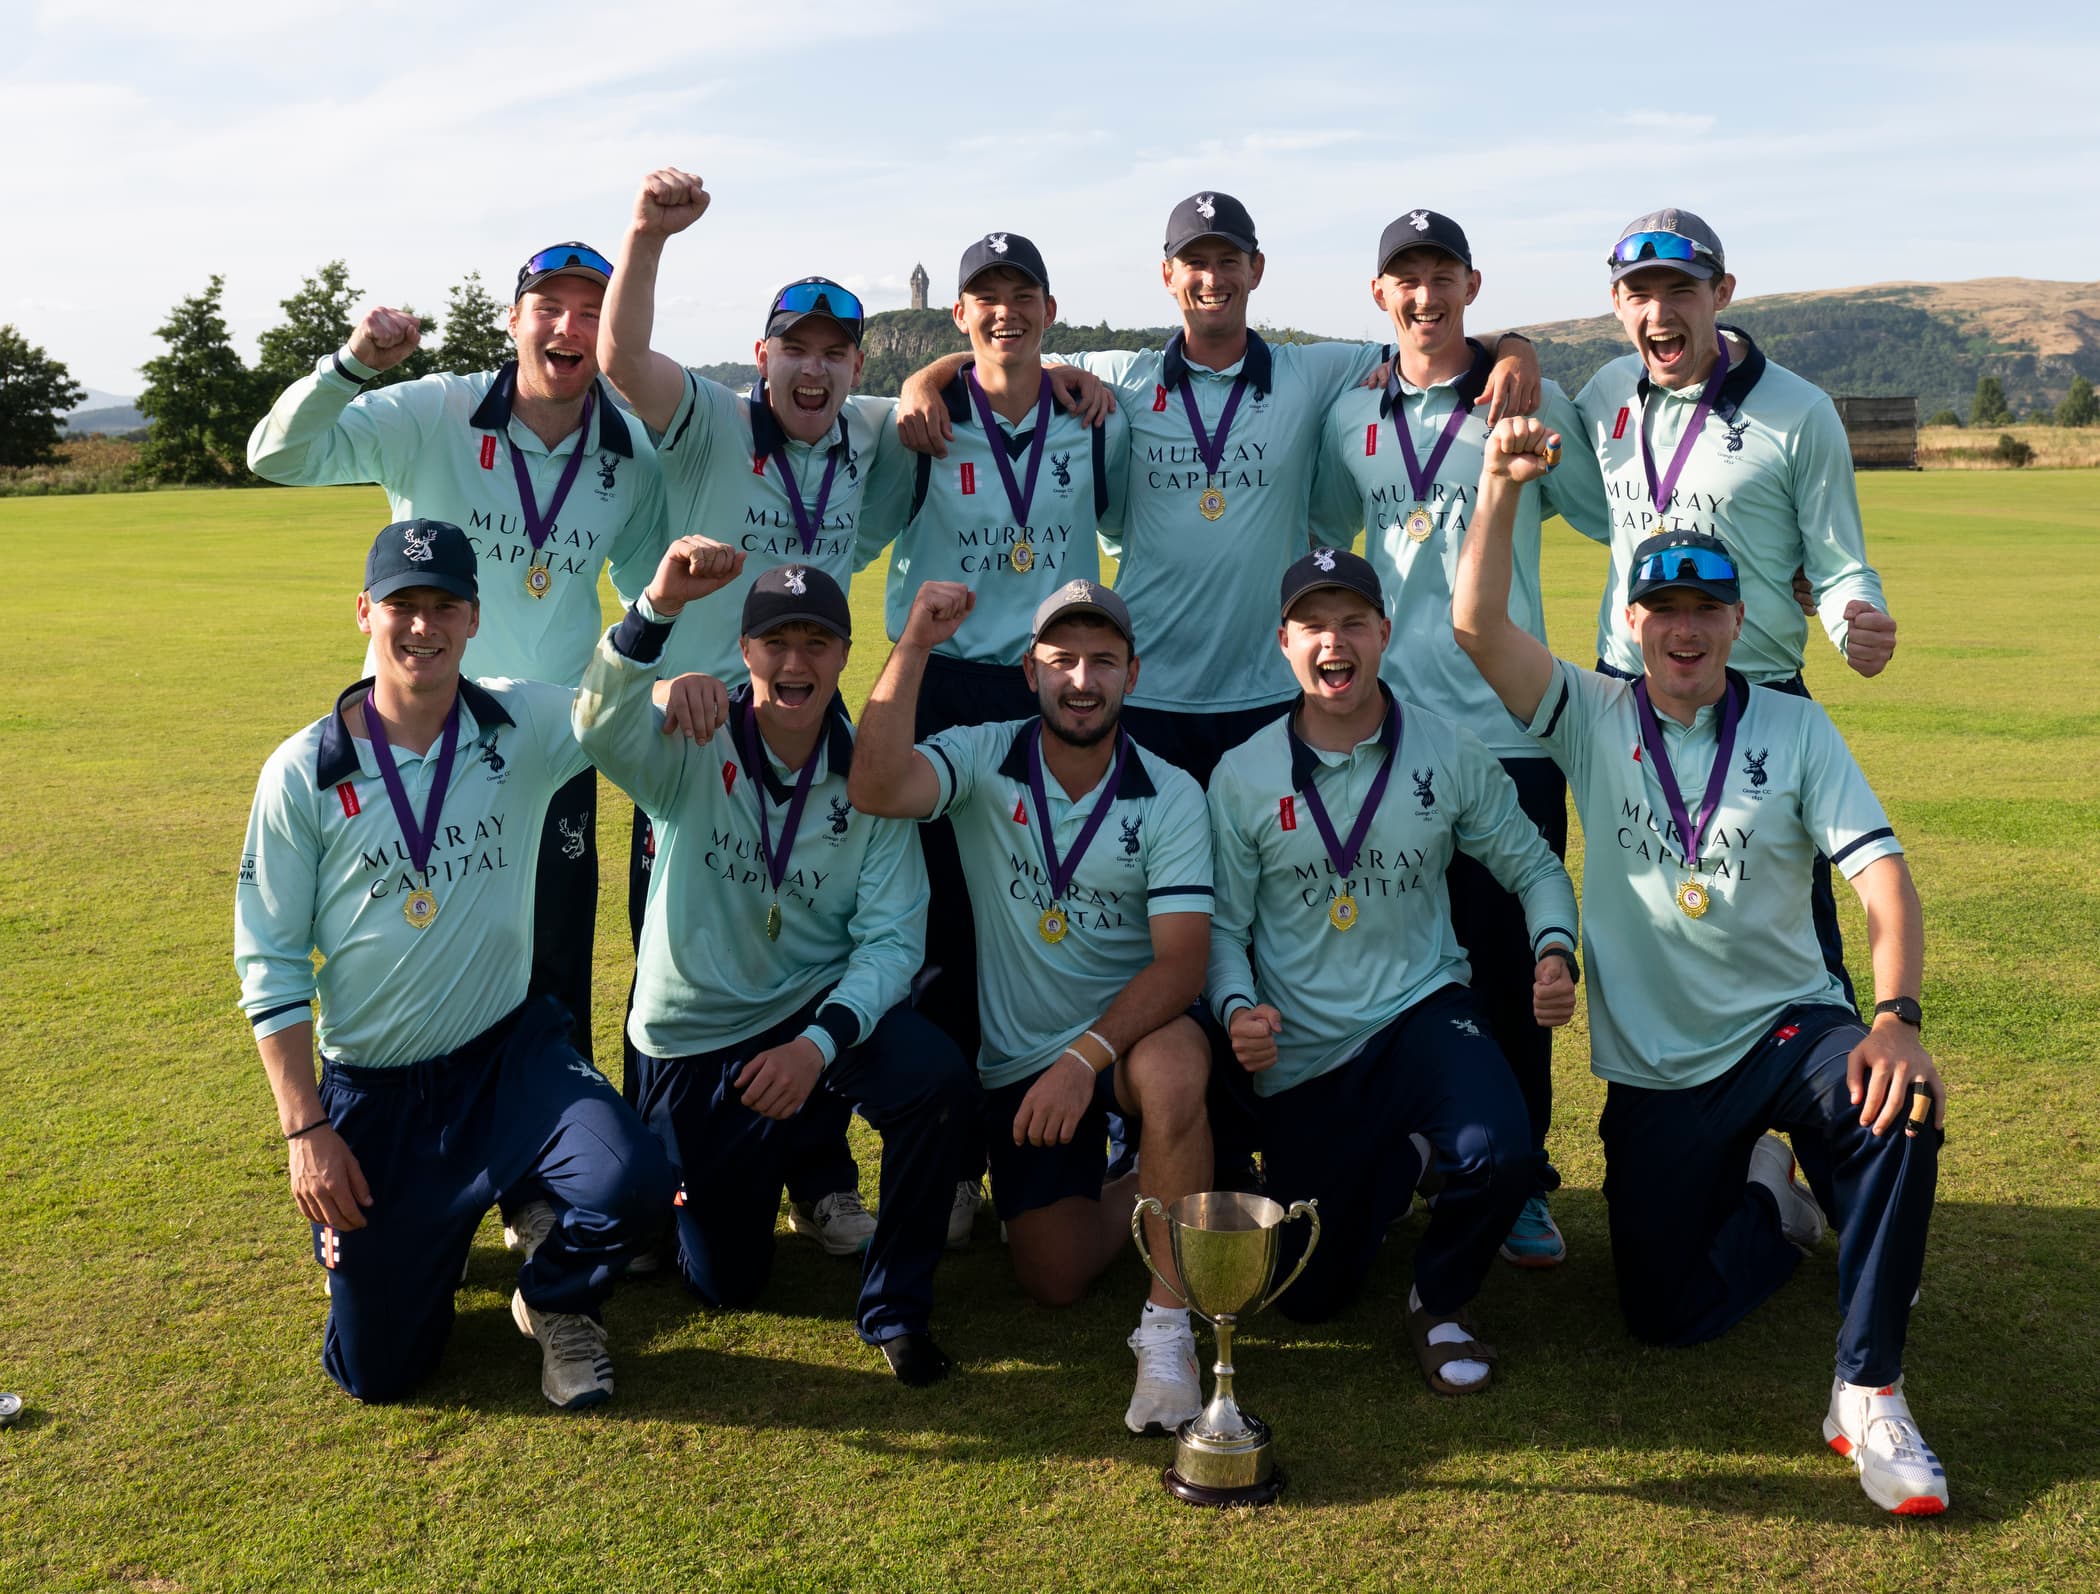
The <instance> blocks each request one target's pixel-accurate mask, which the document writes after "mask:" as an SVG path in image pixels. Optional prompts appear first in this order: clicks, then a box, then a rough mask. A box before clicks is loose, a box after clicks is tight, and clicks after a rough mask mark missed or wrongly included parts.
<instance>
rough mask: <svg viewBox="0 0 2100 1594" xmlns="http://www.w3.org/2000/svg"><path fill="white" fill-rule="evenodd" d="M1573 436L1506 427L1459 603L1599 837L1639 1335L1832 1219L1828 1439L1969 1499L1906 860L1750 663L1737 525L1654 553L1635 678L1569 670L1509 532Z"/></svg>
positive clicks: (1686, 1320)
mask: <svg viewBox="0 0 2100 1594" xmlns="http://www.w3.org/2000/svg"><path fill="white" fill-rule="evenodd" d="M1558 442H1559V439H1558V438H1556V437H1554V436H1552V435H1551V434H1550V433H1548V432H1546V431H1545V430H1544V429H1543V428H1542V427H1540V426H1539V425H1538V423H1537V422H1535V421H1529V420H1524V421H1504V422H1503V423H1502V425H1501V427H1500V428H1499V429H1498V430H1497V432H1496V434H1495V436H1494V438H1492V439H1491V440H1490V442H1489V445H1488V450H1487V455H1486V460H1485V463H1484V465H1483V468H1482V472H1481V487H1480V492H1481V496H1480V503H1479V512H1478V514H1477V515H1476V516H1475V518H1474V521H1473V531H1472V534H1471V535H1470V536H1468V537H1467V539H1466V546H1465V551H1464V553H1463V555H1462V556H1461V563H1460V566H1459V579H1458V586H1457V589H1456V592H1455V594H1454V602H1453V606H1452V615H1453V621H1454V624H1455V627H1456V630H1457V633H1458V639H1459V643H1460V645H1461V646H1462V647H1464V648H1465V650H1466V651H1467V652H1468V653H1469V654H1471V655H1472V657H1473V660H1474V662H1475V663H1476V664H1477V665H1478V666H1479V667H1480V673H1481V674H1482V676H1484V677H1485V678H1486V679H1487V681H1488V683H1489V684H1490V685H1491V686H1493V687H1494V689H1495V691H1496V693H1497V695H1498V696H1500V698H1501V699H1502V701H1503V703H1504V704H1505V705H1506V706H1507V707H1508V709H1509V711H1510V712H1511V713H1513V714H1515V715H1516V716H1517V717H1518V718H1519V719H1521V720H1523V721H1524V722H1525V723H1526V724H1527V725H1528V726H1529V728H1530V730H1531V734H1532V735H1534V736H1536V737H1537V738H1538V739H1539V742H1540V744H1541V745H1543V746H1544V747H1545V748H1546V750H1547V751H1548V752H1549V753H1551V754H1552V755H1553V758H1554V759H1555V761H1556V762H1558V763H1559V765H1560V766H1561V768H1562V769H1563V770H1564V771H1566V773H1567V777H1568V784H1569V786H1570V788H1571V789H1572V791H1573V793H1574V797H1575V808H1576V812H1577V814H1578V815H1579V816H1580V817H1581V820H1582V830H1583V834H1584V835H1585V836H1586V837H1587V838H1588V849H1587V852H1586V854H1585V856H1584V863H1583V895H1584V899H1585V901H1584V906H1585V908H1586V910H1587V911H1586V912H1585V913H1584V915H1583V917H1584V921H1585V923H1584V926H1583V930H1584V935H1583V943H1584V944H1583V956H1584V962H1585V963H1586V965H1587V966H1588V970H1589V977H1590V1048H1591V1061H1592V1066H1593V1067H1594V1068H1595V1070H1596V1072H1597V1073H1598V1074H1599V1075H1600V1076H1602V1077H1603V1078H1604V1080H1605V1081H1606V1082H1607V1090H1606V1095H1605V1103H1604V1118H1603V1122H1602V1123H1601V1124H1600V1125H1599V1133H1600V1134H1601V1136H1602V1138H1603V1141H1604V1198H1605V1203H1606V1206H1607V1208H1608V1210H1609V1213H1610V1219H1611V1243H1612V1263H1613V1266H1614V1267H1615V1268H1616V1270H1617V1272H1618V1278H1619V1301H1620V1305H1621V1307H1622V1308H1623V1309H1624V1311H1625V1314H1626V1322H1627V1326H1628V1327H1629V1328H1631V1329H1632V1330H1633V1332H1634V1333H1635V1334H1636V1335H1637V1336H1638V1337H1640V1338H1642V1339H1644V1340H1649V1341H1651V1342H1654V1343H1657V1344H1667V1345H1690V1344H1696V1343H1698V1342H1700V1341H1702V1340H1708V1339H1712V1338H1714V1337H1715V1336H1716V1335H1718V1334H1721V1333H1723V1332H1725V1331H1726V1330H1727V1329H1728V1328H1729V1327H1731V1326H1732V1325H1733V1324H1734V1323H1736V1322H1737V1321H1739V1320H1740V1319H1741V1318H1743V1317H1744V1316H1746V1315H1748V1314H1749V1313H1750V1312H1751V1311H1752V1310H1753V1309H1754V1308H1755V1307H1756V1306H1757V1305H1758V1303H1759V1302H1761V1301H1763V1300H1764V1299H1765V1298H1766V1297H1767V1296H1769V1295H1770V1294H1772V1292H1773V1291H1775V1290H1776V1289H1778V1288H1779V1286H1780V1285H1781V1284H1782V1283H1784V1282H1785V1281H1786V1279H1787V1277H1788V1275H1789V1274H1791V1273H1792V1272H1793V1271H1794V1268H1795V1267H1796V1265H1797V1264H1798V1263H1799V1262H1800V1260H1801V1257H1802V1256H1803V1255H1804V1254H1807V1253H1809V1252H1811V1251H1813V1249H1814V1248H1815V1247H1816V1245H1817V1244H1818V1243H1819V1242H1820V1241H1821V1239H1822V1237H1823V1230H1824V1225H1825V1219H1824V1216H1823V1214H1824V1212H1825V1211H1829V1212H1831V1213H1833V1214H1834V1215H1835V1217H1836V1220H1837V1224H1838V1309H1839V1312H1840V1313H1841V1315H1842V1319H1843V1320H1842V1323H1841V1325H1840V1327H1839V1330H1838V1339H1837V1376H1836V1378H1835V1380H1834V1381H1833V1383H1832V1385H1831V1390H1830V1409H1829V1412H1828V1414H1827V1415H1826V1416H1825V1418H1824V1420H1823V1437H1824V1438H1825V1439H1827V1440H1828V1441H1829V1442H1830V1445H1831V1447H1832V1448H1833V1449H1835V1450H1836V1451H1837V1452H1838V1453H1839V1454H1840V1455H1845V1456H1849V1457H1850V1458H1851V1459H1852V1461H1853V1462H1854V1463H1855V1465H1857V1467H1858V1468H1859V1474H1860V1481H1861V1483H1862V1484H1863V1486H1864V1487H1865V1489H1866V1492H1867V1495H1868V1497H1869V1498H1870V1499H1872V1500H1873V1501H1874V1502H1875V1504H1877V1505H1879V1506H1881V1507H1883V1508H1884V1509H1886V1510H1889V1511H1895V1512H1900V1513H1903V1514H1905V1515H1930V1514H1932V1513H1934V1512H1938V1511H1943V1510H1945V1509H1946V1505H1947V1480H1946V1475H1945V1473H1944V1472H1943V1471H1942V1470H1941V1468H1940V1464H1939V1461H1938V1459H1937V1458H1936V1457H1935V1456H1934V1455H1933V1453H1932V1451H1931V1450H1930V1449H1928V1448H1927V1447H1926V1444H1925V1441H1924V1439H1923V1437H1922V1436H1920V1434H1919V1432H1918V1427H1917V1424H1916V1423H1915V1422H1914V1421H1912V1419H1911V1415H1910V1407H1909V1405H1908V1404H1907V1402H1906V1400H1905V1397H1904V1393H1903V1376H1902V1375H1903V1342H1904V1336H1905V1333H1906V1331H1907V1330H1908V1328H1909V1324H1910V1303H1911V1300H1912V1298H1913V1296H1914V1295H1915V1293H1916V1291H1917V1287H1918V1277H1919V1274H1920V1272H1921V1271H1922V1269H1923V1266H1924V1259H1925V1231H1926V1227H1927V1225H1928V1224H1929V1222H1930V1221H1931V1217H1932V1199H1933V1186H1934V1183H1935V1181H1936V1177H1937V1173H1938V1168H1939V1145H1940V1126H1941V1125H1942V1124H1943V1123H1944V1122H1945V1118H1946V1099H1945V1095H1944V1089H1943V1087H1942V1085H1941V1083H1940V1077H1939V1074H1938V1072H1937V1070H1935V1069H1934V1067H1933V1065H1932V1059H1931V1058H1930V1057H1928V1056H1927V1055H1926V1054H1925V1050H1924V1048H1923V1047H1922V1046H1921V1045H1920V1044H1919V1034H1918V1026H1919V1024H1920V1022H1921V1018H1922V1015H1921V1013H1920V1011H1919V1008H1918V984H1919V979H1920V974H1921V970H1922V967H1923V963H1924V933H1923V929H1922V926H1921V922H1920V913H1919V908H1918V896H1917V891H1916V889H1915V888H1914V887H1913V886H1912V884H1911V878H1910V870H1909V868H1908V866H1907V865H1906V864H1905V863H1904V861H1903V855H1902V849H1901V847H1900V846H1899V845H1898V843H1897V841H1896V837H1895V833H1894V831H1892V830H1891V829H1890V828H1889V822H1888V819H1887V816H1886V815H1884V814H1883V812H1882V809H1881V804H1880V803H1879V802H1878V801H1877V800H1876V798H1875V796H1874V793H1873V792H1872V791H1871V790H1870V789H1869V788H1868V786H1867V783H1866V779H1865V777H1864V776H1862V775H1861V773H1860V770H1859V766H1858V764H1856V763H1855V762H1854V761H1853V758H1852V754H1851V751H1850V749H1848V748H1847V747H1846V746H1845V742H1844V739H1843V738H1842V737H1841V736H1839V734H1838V732H1837V729H1836V727H1834V726H1833V725H1832V724H1831V723H1830V716H1829V715H1828V714H1827V713H1825V712H1824V711H1823V709H1821V708H1820V707H1818V706H1817V705H1815V704H1813V703H1811V702H1809V701H1808V700H1807V699H1805V698H1799V697H1794V696H1792V695H1789V694H1787V693H1782V692H1763V691H1753V690H1751V689H1750V686H1749V684H1748V683H1747V682H1746V681H1745V679H1744V678H1743V676H1741V675H1740V674H1738V673H1737V672H1736V671H1734V670H1732V669H1730V668H1729V667H1728V659H1729V654H1730V651H1731V649H1732V648H1733V646H1734V644H1735V641H1736V638H1737V636H1738V635H1739V634H1740V632H1741V629H1742V623H1743V605H1742V597H1741V593H1742V586H1741V581H1740V578H1739V576H1738V574H1737V569H1736V564H1735V560H1734V557H1733V555H1732V554H1731V553H1730V551H1729V549H1728V547H1727V546H1726V545H1725V544H1724V543H1722V542H1721V541H1719V540H1718V539H1717V538H1714V537H1710V536H1707V535H1704V534H1702V533H1699V532H1684V531H1678V532H1664V533H1662V534H1660V535H1657V536H1654V537H1650V538H1649V539H1647V540H1646V541H1645V542H1643V543H1642V544H1641V545H1640V546H1639V547H1638V548H1636V549H1635V550H1634V552H1633V558H1632V562H1631V573H1630V577H1629V582H1628V588H1627V593H1626V625H1627V627H1628V629H1629V631H1630V632H1631V634H1632V636H1633V638H1634V640H1635V642H1636V643H1637V644H1638V646H1639V648H1640V656H1641V664H1642V668H1643V674H1642V675H1641V676H1640V678H1639V679H1637V680H1633V681H1625V680H1615V679H1613V678H1611V677H1610V676H1606V675H1600V674H1594V673H1592V672H1591V671H1589V670H1585V669H1581V668H1578V667H1577V666H1575V665H1573V664H1570V663H1568V662H1566V661H1565V660H1561V659H1556V658H1554V657H1553V655H1552V654H1550V653H1548V652H1547V651H1546V648H1545V647H1544V645H1543V644H1541V643H1540V642H1539V641H1538V640H1537V639H1535V638H1534V637H1531V636H1529V635H1528V634H1526V633H1525V632H1524V631H1523V630H1522V629H1520V628H1519V627H1518V626H1516V625H1514V624H1513V623H1512V622H1511V621H1510V618H1509V570H1510V524H1511V520H1512V517H1513V516H1514V514H1515V511H1516V504H1517V500H1518V497H1519V496H1520V492H1521V488H1522V485H1523V484H1524V483H1525V482H1527V481H1535V480H1537V479H1538V477H1540V476H1541V475H1543V474H1544V473H1545V470H1546V468H1547V461H1546V458H1545V454H1546V450H1547V449H1548V448H1549V447H1552V446H1557V444H1558ZM1819 851H1820V852H1821V853H1822V854H1823V855H1824V856H1826V857H1828V858H1829V859H1830V861H1831V862H1832V863H1833V864H1835V865H1836V866H1837V867H1838V868H1839V869H1840V870H1842V871H1843V872H1844V874H1845V876H1846V877H1847V878H1848V879H1849V880H1851V882H1852V885H1853V888H1854V889H1855V890H1856V891H1858V893H1859V895H1860V900H1861V901H1862V902H1863V903H1865V905H1866V910H1867V942H1868V945H1869V947H1870V949H1871V952H1872V957H1873V963H1874V986H1875V990H1876V993H1877V994H1878V996H1879V998H1880V1000H1879V1001H1878V1002H1877V1004H1876V1006H1875V1009H1874V1022H1873V1026H1872V1028H1868V1027H1867V1026H1865V1025H1862V1024H1861V1023H1860V1022H1859V1020H1858V1018H1857V1017H1856V1015H1855V1014H1854V1013H1853V1011H1852V1009H1851V1007H1850V1006H1849V1004H1848V1003H1847V1002H1846V1000H1845V996H1844V989H1843V987H1842V986H1841V985H1840V983H1839V982H1838V980H1837V978H1836V977H1835V976H1834V975H1833V974H1832V973H1831V972H1830V971H1829V969H1828V968H1827V967H1826V966H1825V964H1824V961H1823V957H1822V954H1821V951H1820V949H1819V947H1818V944H1817V939H1816V931H1815V924H1814V921H1813V918H1812V910H1811V908H1810V905H1809V901H1808V892H1807V890H1806V889H1805V887H1806V885H1807V880H1808V874H1809V871H1810V869H1811V868H1812V867H1813V865H1814V862H1815V858H1816V855H1817V853H1818V852H1819ZM1913 1096H1917V1097H1918V1100H1917V1105H1916V1107H1915V1108H1914V1109H1913V1114H1912V1117H1911V1120H1910V1121H1909V1122H1908V1123H1905V1122H1904V1108H1905V1102H1906V1099H1907V1098H1911V1097H1913ZM1928 1105H1930V1106H1932V1107H1933V1108H1934V1110H1933V1111H1932V1112H1931V1113H1930V1115H1929V1116H1930V1119H1931V1121H1930V1122H1926V1121H1923V1117H1924V1113H1923V1109H1924V1108H1926V1107H1927V1106H1928ZM1773 1129H1778V1130H1784V1131H1785V1132H1786V1133H1787V1134H1788V1135H1789V1136H1791V1137H1792V1140H1793V1153H1792V1154H1790V1153H1789V1151H1788V1148H1787V1145H1786V1143H1785V1142H1784V1141H1782V1140H1780V1139H1779V1138H1778V1137H1777V1136H1776V1135H1773V1134H1770V1133H1768V1132H1767V1131H1769V1130H1773ZM1794 1155H1798V1156H1799V1157H1800V1166H1801V1167H1802V1168H1803V1169H1804V1170H1805V1171H1806V1173H1807V1175H1808V1184H1807V1186H1806V1187H1804V1186H1803V1184H1802V1183H1801V1182H1800V1180H1799V1179H1798V1178H1796V1177H1795V1171H1794V1169H1795V1164H1794V1160H1793V1159H1794ZM1811 1192H1813V1193H1811Z"/></svg>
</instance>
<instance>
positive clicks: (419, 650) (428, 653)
mask: <svg viewBox="0 0 2100 1594" xmlns="http://www.w3.org/2000/svg"><path fill="white" fill-rule="evenodd" d="M401 651H402V652H403V653H406V654H407V655H408V656H409V657H410V658H412V659H434V658H436V657H437V656H438V655H439V654H440V653H443V652H444V651H445V650H444V649H443V648H441V647H438V646H436V645H434V644H427V643H417V642H404V643H402V644H401Z"/></svg>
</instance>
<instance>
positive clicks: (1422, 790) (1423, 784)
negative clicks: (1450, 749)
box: [1408, 769, 1436, 808]
mask: <svg viewBox="0 0 2100 1594" xmlns="http://www.w3.org/2000/svg"><path fill="white" fill-rule="evenodd" d="M1408 774H1409V775H1410V776H1412V777H1413V779H1414V783H1415V795H1416V796H1417V797H1419V798H1420V799H1421V800H1422V806H1423V807H1424V808H1434V807H1435V806H1436V793H1435V792H1433V791H1431V790H1430V789H1429V783H1430V782H1431V781H1432V780H1434V779H1435V778H1436V771H1435V770H1434V769H1411V770H1409V771H1408Z"/></svg>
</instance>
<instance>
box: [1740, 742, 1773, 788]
mask: <svg viewBox="0 0 2100 1594" xmlns="http://www.w3.org/2000/svg"><path fill="white" fill-rule="evenodd" d="M1771 756H1772V749H1771V748H1769V747H1767V748H1765V749H1763V750H1762V751H1761V752H1755V753H1753V752H1751V751H1750V750H1749V749H1748V748H1747V747H1746V748H1744V749H1743V773H1744V774H1746V775H1748V776H1749V777H1750V784H1751V785H1753V786H1762V785H1764V784H1765V783H1766V782H1767V781H1769V780H1770V779H1771V778H1772V777H1771V776H1770V775H1767V774H1766V773H1765V760H1766V759H1768V758H1770V757H1771Z"/></svg>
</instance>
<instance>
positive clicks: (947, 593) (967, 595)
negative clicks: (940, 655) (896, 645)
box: [898, 581, 977, 650]
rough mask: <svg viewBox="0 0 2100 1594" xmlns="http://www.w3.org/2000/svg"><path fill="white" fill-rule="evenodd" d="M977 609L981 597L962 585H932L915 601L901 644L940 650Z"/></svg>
mask: <svg viewBox="0 0 2100 1594" xmlns="http://www.w3.org/2000/svg"><path fill="white" fill-rule="evenodd" d="M976 607H977V594H976V593H975V592H972V591H971V590H970V589H969V588H968V587H966V586H964V585H963V584H962V583H961V582H960V581H929V582H927V583H925V584H924V585H923V586H921V587H920V588H919V591H918V595H917V596H916V597H914V598H913V599H912V600H911V614H910V616H909V617H908V618H907V619H906V620H905V622H904V635H903V636H902V637H900V638H899V639H898V640H899V642H900V644H901V645H904V646H909V647H917V648H926V649H929V650H931V649H933V648H937V647H939V646H940V645H941V644H942V643H943V642H946V641H948V640H949V639H950V638H951V637H953V636H954V635H955V633H956V632H958V631H960V630H961V629H962V623H963V621H965V620H967V619H968V618H969V617H970V611H971V610H972V609H974V608H976Z"/></svg>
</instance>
